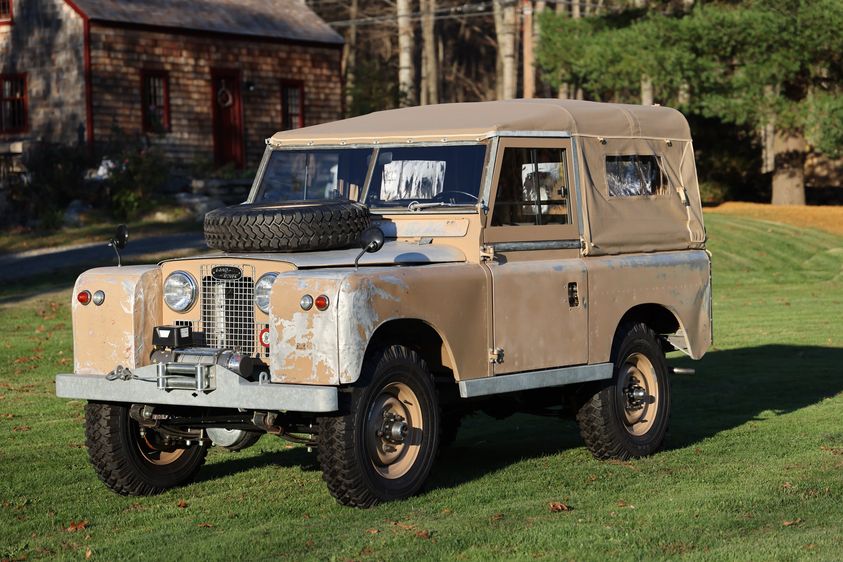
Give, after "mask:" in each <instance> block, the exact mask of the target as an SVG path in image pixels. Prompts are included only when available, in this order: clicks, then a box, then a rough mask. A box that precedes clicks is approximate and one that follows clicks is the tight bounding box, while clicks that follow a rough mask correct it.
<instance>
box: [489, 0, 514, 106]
mask: <svg viewBox="0 0 843 562" xmlns="http://www.w3.org/2000/svg"><path fill="white" fill-rule="evenodd" d="M495 3H496V4H500V3H501V0H495ZM517 10H518V7H517V5H516V4H508V5H501V20H502V25H501V30H500V32H499V33H498V51H499V53H500V57H501V73H502V75H501V76H499V77H498V78H499V80H500V82H501V83H502V87H501V97H502V99H506V100H510V99H514V98H515V96H516V94H517V88H518V75H517V72H518V63H517V61H516V59H515V54H516V53H515V44H516V26H517V21H518V12H517Z"/></svg>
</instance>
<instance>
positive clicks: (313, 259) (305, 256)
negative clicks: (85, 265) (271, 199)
mask: <svg viewBox="0 0 843 562" xmlns="http://www.w3.org/2000/svg"><path fill="white" fill-rule="evenodd" d="M359 253H360V250H359V249H358V248H349V249H345V250H320V251H316V252H283V253H282V252H277V253H273V252H260V253H257V252H255V253H249V252H246V253H226V254H222V255H223V256H225V257H226V258H238V259H243V260H264V261H279V262H286V263H289V264H291V265H293V266H295V267H296V268H298V269H311V268H315V267H347V266H353V265H354V258H356V257H357V255H358V254H359ZM209 257H211V256H209V255H207V254H206V255H204V256H196V257H195V258H187V259H208V258H209ZM182 259H184V258H182ZM172 261H179V260H172ZM464 261H466V258H465V254H464V253H462V252H461V251H460V250H458V249H457V248H454V247H453V246H438V245H434V244H413V243H410V242H395V241H387V242H386V244H384V245H383V248H381V249H380V251H379V252H375V253H374V254H364V255H363V257H361V258H360V265H369V266H371V265H421V264H430V263H455V262H464Z"/></svg>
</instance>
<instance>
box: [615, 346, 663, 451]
mask: <svg viewBox="0 0 843 562" xmlns="http://www.w3.org/2000/svg"><path fill="white" fill-rule="evenodd" d="M618 383H619V384H618V392H619V393H620V398H621V404H622V406H621V408H622V409H623V416H622V418H623V425H624V428H625V429H626V431H627V432H628V433H629V434H630V435H633V436H635V437H641V436H643V435H646V433H647V432H648V431H650V429H652V427H653V425H654V424H655V421H656V416H657V415H658V413H659V408H660V407H661V396H660V395H661V393H660V392H659V384H658V378H657V377H656V368H655V367H654V366H653V363H652V361H650V360H649V359H648V358H647V357H646V356H645V355H643V354H641V353H631V354H630V355H629V356H628V357H627V358H626V360H625V361H624V362H623V365H621V371H620V380H619V381H618ZM636 391H638V392H640V391H643V394H644V397H643V399H641V400H635V399H634V393H635V392H636Z"/></svg>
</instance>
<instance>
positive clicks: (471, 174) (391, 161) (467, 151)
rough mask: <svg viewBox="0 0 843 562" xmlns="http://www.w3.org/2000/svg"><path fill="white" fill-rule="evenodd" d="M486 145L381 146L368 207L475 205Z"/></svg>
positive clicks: (367, 196)
mask: <svg viewBox="0 0 843 562" xmlns="http://www.w3.org/2000/svg"><path fill="white" fill-rule="evenodd" d="M485 158H486V145H463V146H435V147H420V146H419V147H399V148H381V149H380V151H379V152H378V159H377V162H375V167H374V170H373V171H372V179H371V182H370V183H369V189H368V192H367V194H366V205H368V206H369V207H371V208H375V209H376V208H379V207H380V208H384V207H387V208H394V207H403V208H408V209H410V210H420V209H423V208H427V207H435V206H465V205H471V206H473V205H476V204H477V201H478V196H479V193H480V180H481V178H482V176H483V163H484V161H485Z"/></svg>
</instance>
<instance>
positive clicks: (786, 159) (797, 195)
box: [773, 131, 807, 205]
mask: <svg viewBox="0 0 843 562" xmlns="http://www.w3.org/2000/svg"><path fill="white" fill-rule="evenodd" d="M773 152H774V153H775V156H774V162H775V169H774V170H773V205H804V204H805V157H806V155H807V146H806V144H805V137H804V136H803V135H802V133H794V132H787V131H776V133H775V139H774V141H773Z"/></svg>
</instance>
